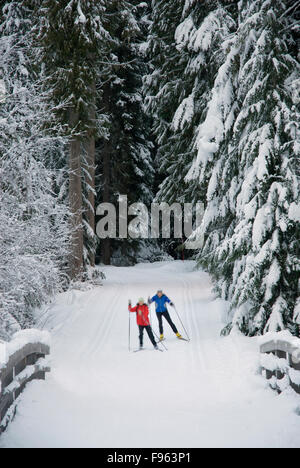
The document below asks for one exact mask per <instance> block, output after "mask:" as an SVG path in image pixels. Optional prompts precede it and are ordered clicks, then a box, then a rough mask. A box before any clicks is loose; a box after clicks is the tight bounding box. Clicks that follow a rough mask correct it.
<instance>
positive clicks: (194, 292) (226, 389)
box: [0, 261, 300, 448]
mask: <svg viewBox="0 0 300 468" xmlns="http://www.w3.org/2000/svg"><path fill="white" fill-rule="evenodd" d="M105 274H106V276H107V280H106V281H105V282H104V286H103V287H97V288H95V289H93V290H91V291H87V292H82V291H71V292H68V293H65V294H62V295H60V296H59V297H58V298H57V301H56V303H55V304H53V305H52V307H51V309H50V311H49V312H48V315H47V316H45V315H44V316H43V315H42V316H41V317H40V324H41V325H43V326H45V328H46V329H48V330H50V331H51V332H52V348H51V349H52V355H51V359H52V372H51V374H49V375H48V377H47V380H46V381H45V382H43V381H36V382H32V383H31V384H29V385H28V387H27V388H26V390H25V392H24V393H23V394H22V396H21V401H20V404H19V406H18V410H17V416H16V418H15V420H14V421H13V423H12V424H11V425H10V427H9V429H8V430H7V432H6V433H5V434H4V435H3V436H2V437H1V440H0V447H2V448H9V447H11V448H12V447H31V448H37V447H107V448H114V447H130V448H132V447H136V448H138V447H157V448H159V447H160V448H162V447H172V448H175V447H300V416H298V415H297V414H296V410H297V408H299V407H300V399H299V397H298V396H296V394H293V393H292V392H285V393H284V394H282V395H280V396H277V395H276V394H275V393H274V392H273V391H272V390H270V389H269V388H268V386H267V384H266V382H265V381H264V379H263V378H262V377H261V376H260V375H258V374H257V368H258V363H259V353H258V349H259V346H258V341H257V339H256V338H245V337H242V336H239V335H234V336H229V337H227V338H221V337H220V330H221V328H222V326H223V323H222V316H224V313H225V312H224V311H226V304H224V303H223V302H222V301H220V300H216V299H215V297H214V295H213V293H212V289H211V282H210V279H209V276H208V275H207V274H206V273H202V272H197V271H194V263H193V262H185V263H182V262H179V261H178V262H165V263H156V264H151V265H150V264H141V265H137V266H136V267H131V268H117V267H105ZM158 288H164V290H165V292H166V293H167V294H168V295H169V296H170V297H171V298H172V299H173V301H174V302H175V304H176V306H177V309H178V311H179V312H180V314H181V316H182V319H183V321H184V323H185V325H186V328H187V330H188V332H189V334H190V337H191V342H190V343H186V342H183V341H178V340H177V338H175V337H174V335H173V333H172V331H171V330H170V328H168V326H166V327H165V334H166V337H167V340H166V342H165V344H166V346H167V347H168V351H165V352H164V353H160V352H157V351H153V350H152V345H151V344H150V342H149V341H148V338H147V336H146V335H145V345H146V347H147V348H148V350H146V351H143V352H140V353H132V352H129V351H128V316H129V314H128V311H127V301H128V298H131V299H132V300H133V302H135V301H137V299H138V298H139V297H140V296H143V297H144V298H145V299H147V297H148V295H151V294H153V293H155V292H156V290H157V289H158ZM152 307H154V306H152ZM170 312H171V315H172V317H173V319H174V321H175V322H176V323H177V325H178V327H179V328H180V330H181V331H182V329H181V327H180V324H179V322H178V319H177V317H176V314H175V313H174V311H173V309H170ZM152 320H153V324H154V330H155V331H156V333H158V330H157V320H156V317H155V313H154V311H153V309H152ZM131 337H132V347H133V348H135V347H136V346H137V345H138V333H137V326H136V324H135V316H134V314H131Z"/></svg>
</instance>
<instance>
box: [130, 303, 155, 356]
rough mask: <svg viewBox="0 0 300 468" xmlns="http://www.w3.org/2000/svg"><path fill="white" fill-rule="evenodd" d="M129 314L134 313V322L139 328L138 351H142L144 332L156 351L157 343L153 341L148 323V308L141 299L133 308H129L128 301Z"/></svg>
mask: <svg viewBox="0 0 300 468" xmlns="http://www.w3.org/2000/svg"><path fill="white" fill-rule="evenodd" d="M128 310H129V312H135V313H136V321H137V324H138V327H139V331H140V334H139V339H140V349H143V338H144V330H146V332H147V333H148V336H149V338H150V341H151V343H152V344H153V346H154V348H155V349H158V346H157V343H156V341H155V338H154V335H153V332H152V329H151V326H150V321H149V308H148V306H147V304H145V301H144V299H143V298H142V297H141V298H140V299H139V302H138V303H137V305H136V306H135V307H131V300H129V304H128Z"/></svg>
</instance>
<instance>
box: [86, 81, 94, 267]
mask: <svg viewBox="0 0 300 468" xmlns="http://www.w3.org/2000/svg"><path fill="white" fill-rule="evenodd" d="M93 91H94V96H95V99H96V86H93ZM94 102H95V100H94ZM90 119H91V121H92V122H93V124H92V125H91V130H90V131H89V132H88V133H87V140H86V144H85V148H86V168H85V169H86V172H87V174H88V175H87V176H86V178H87V181H86V182H87V184H88V185H89V189H88V193H87V198H88V203H89V204H88V207H87V222H88V224H89V226H90V228H91V230H92V231H93V233H94V236H95V227H96V226H95V164H96V158H95V136H94V122H95V120H96V110H95V104H94V103H93V105H92V106H91V110H90ZM93 243H94V245H93V247H92V250H89V263H90V265H91V266H92V267H94V266H95V250H96V238H95V237H94V239H93Z"/></svg>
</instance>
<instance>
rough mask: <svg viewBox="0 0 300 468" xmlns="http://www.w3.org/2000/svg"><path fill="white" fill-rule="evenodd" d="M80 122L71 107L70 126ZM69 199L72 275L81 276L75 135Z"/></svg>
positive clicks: (78, 157)
mask: <svg viewBox="0 0 300 468" xmlns="http://www.w3.org/2000/svg"><path fill="white" fill-rule="evenodd" d="M77 123H78V114H77V113H76V111H75V110H74V108H72V109H70V127H71V129H74V128H75V127H76V125H77ZM69 169H70V175H69V201H70V210H71V224H72V242H71V258H70V277H71V278H72V279H76V278H80V277H81V275H82V271H83V229H82V182H81V153H80V140H79V138H78V137H76V136H75V137H73V138H72V140H71V142H70V155H69Z"/></svg>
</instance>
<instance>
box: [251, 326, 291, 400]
mask: <svg viewBox="0 0 300 468" xmlns="http://www.w3.org/2000/svg"><path fill="white" fill-rule="evenodd" d="M259 343H260V351H261V358H260V365H261V370H262V373H263V374H264V375H265V377H266V379H267V380H268V381H269V383H270V385H271V387H272V388H273V389H274V390H277V391H278V392H279V393H280V392H282V391H284V390H285V389H286V388H287V387H289V386H291V387H292V388H293V389H294V390H295V391H296V392H297V393H299V394H300V339H299V338H297V337H294V336H293V335H291V333H290V332H288V331H287V330H284V331H281V332H278V333H267V334H266V335H264V336H262V337H260V338H259Z"/></svg>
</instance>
